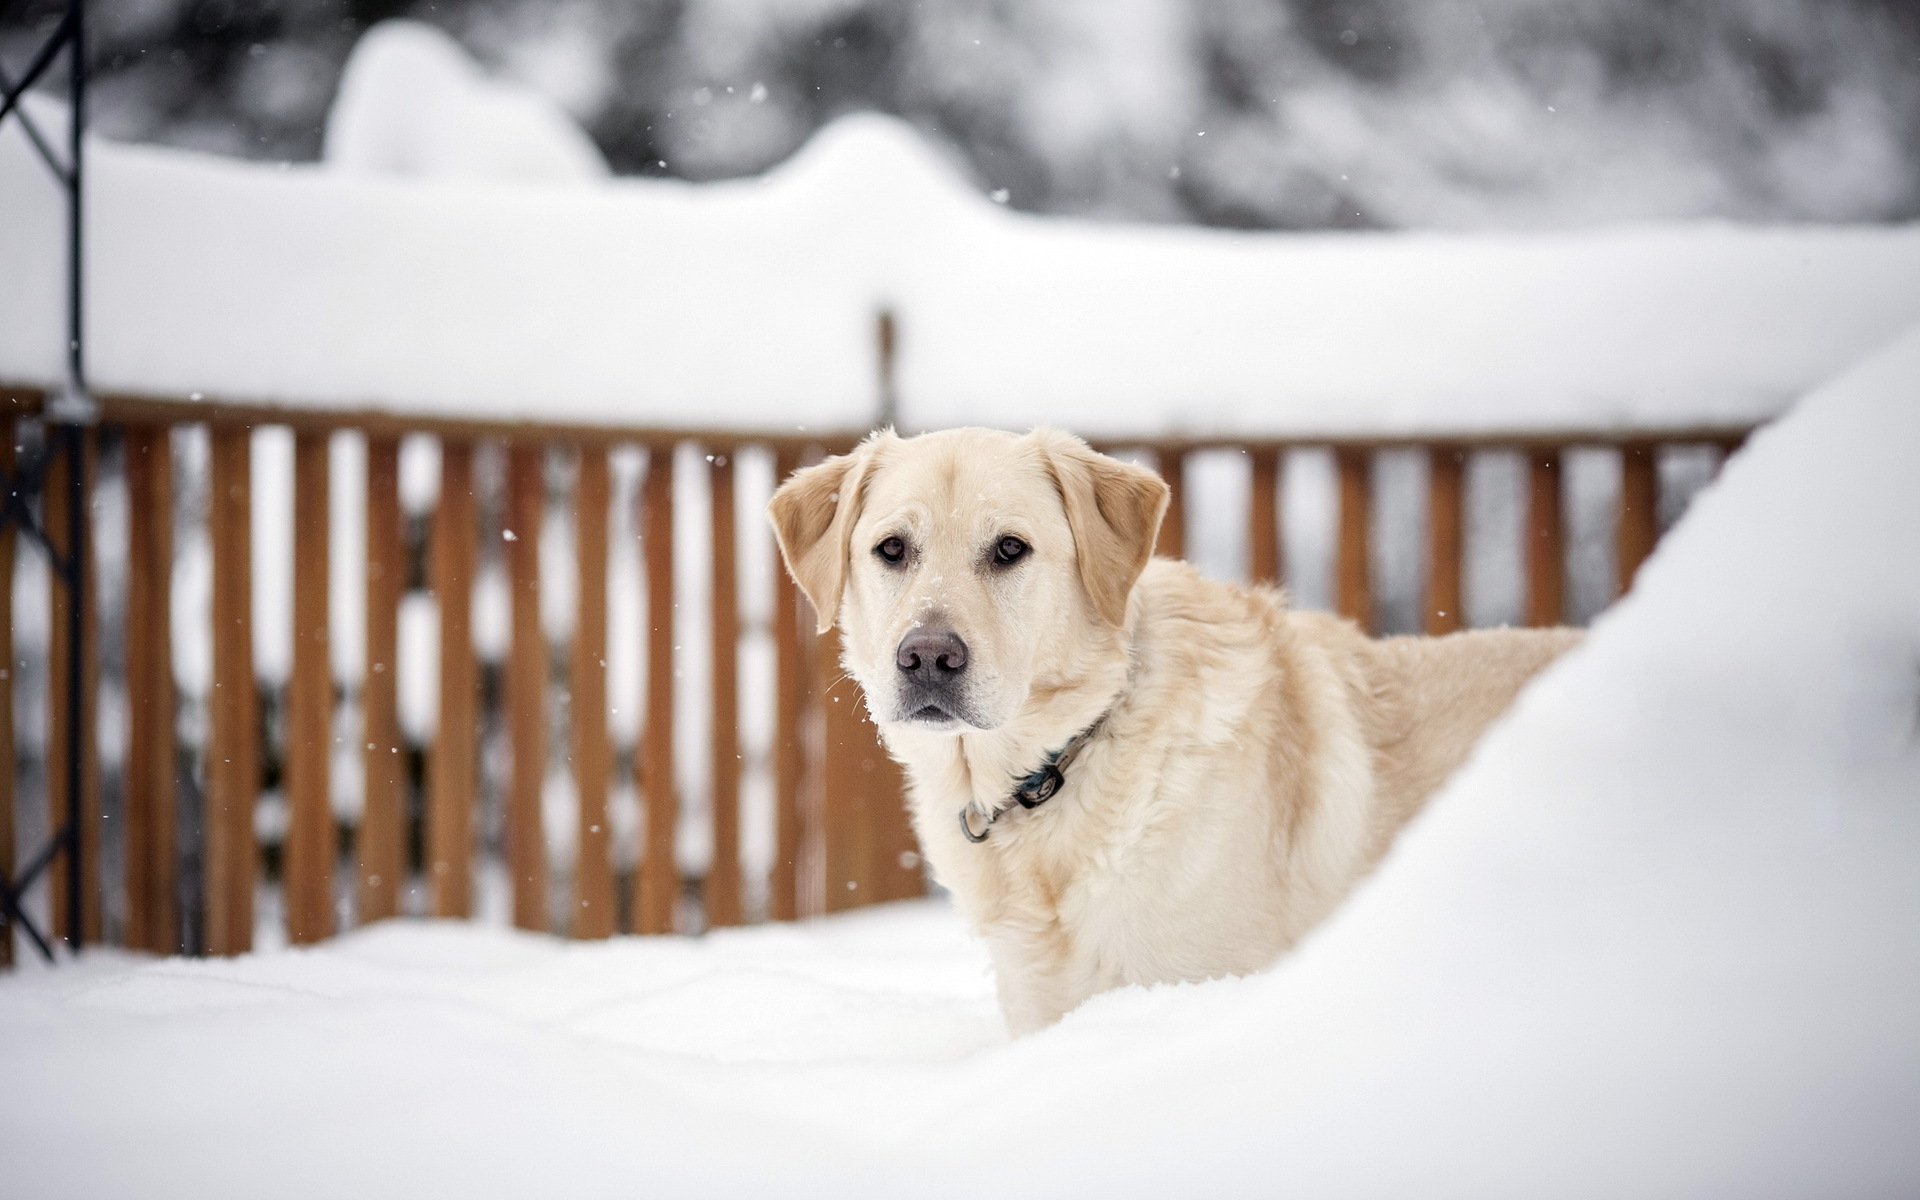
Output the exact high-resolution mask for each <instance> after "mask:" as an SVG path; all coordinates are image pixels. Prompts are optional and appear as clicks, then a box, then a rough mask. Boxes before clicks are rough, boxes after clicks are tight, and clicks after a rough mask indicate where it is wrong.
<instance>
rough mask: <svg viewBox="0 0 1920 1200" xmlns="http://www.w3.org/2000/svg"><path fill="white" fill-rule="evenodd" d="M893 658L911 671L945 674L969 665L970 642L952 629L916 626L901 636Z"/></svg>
mask: <svg viewBox="0 0 1920 1200" xmlns="http://www.w3.org/2000/svg"><path fill="white" fill-rule="evenodd" d="M893 661H894V662H895V664H897V665H898V666H899V668H900V669H901V670H902V671H904V672H906V673H907V674H909V675H914V676H917V677H919V678H927V677H929V676H931V677H934V678H944V677H946V676H950V675H958V674H959V673H960V672H962V671H964V670H966V669H967V644H966V643H965V642H963V641H961V640H960V635H959V634H957V633H954V632H953V631H952V630H948V629H916V630H914V631H913V632H912V633H909V634H908V635H907V636H906V637H904V638H902V639H900V648H899V649H898V650H896V651H894V655H893Z"/></svg>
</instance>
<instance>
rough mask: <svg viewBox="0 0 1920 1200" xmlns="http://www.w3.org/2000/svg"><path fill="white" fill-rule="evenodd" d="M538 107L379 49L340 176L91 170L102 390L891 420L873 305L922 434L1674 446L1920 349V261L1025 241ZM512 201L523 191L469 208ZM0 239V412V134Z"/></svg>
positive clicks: (36, 245) (1843, 248)
mask: <svg viewBox="0 0 1920 1200" xmlns="http://www.w3.org/2000/svg"><path fill="white" fill-rule="evenodd" d="M531 103H532V102H531V101H528V100H527V98H526V97H525V96H523V95H520V94H518V93H513V92H507V91H503V90H502V89H501V86H500V85H495V84H490V83H488V82H486V81H485V80H484V79H483V78H481V77H480V76H479V75H478V74H477V73H476V70H475V69H474V68H473V67H472V66H471V64H469V63H466V62H464V61H463V60H461V59H459V58H458V57H457V55H456V54H455V50H454V48H453V47H450V46H447V45H444V44H441V43H439V42H436V41H431V40H423V39H422V38H420V37H419V36H417V35H416V32H415V31H410V30H408V29H406V28H402V29H399V30H387V31H385V32H383V33H381V34H379V35H378V36H377V38H376V39H375V40H372V41H371V42H370V43H369V45H368V46H366V47H365V48H363V50H362V52H361V53H360V54H358V55H357V56H356V59H355V69H354V71H353V72H351V73H350V76H349V79H348V81H347V87H346V88H345V90H344V93H343V97H342V99H341V101H340V107H339V109H338V110H337V111H336V112H335V114H334V118H333V121H332V123H331V125H330V134H329V150H330V153H332V154H334V155H335V156H336V159H337V165H336V166H334V167H327V168H316V167H277V166H273V165H263V164H256V163H240V162H231V161H225V160H218V159H212V158H206V157H200V156H195V155H190V154H183V153H179V152H173V151H162V150H156V149H151V148H142V147H134V146H125V145H116V144H113V143H106V142H96V143H93V144H92V148H91V150H90V152H89V153H90V158H89V179H90V182H91V192H90V199H89V222H90V226H89V259H88V262H89V289H90V290H89V300H88V303H89V322H90V323H89V329H90V335H89V338H90V340H89V354H90V356H91V372H92V376H93V382H94V384H95V386H96V387H97V388H98V389H99V390H103V391H109V392H111V391H132V392H144V393H158V394H174V395H188V394H204V395H207V396H211V397H215V398H230V399H234V400H241V401H248V402H255V403H262V402H264V403H302V404H308V405H318V406H334V407H347V408H363V407H373V408H381V409H387V410H396V411H403V412H408V413H459V414H471V415H476V416H491V417H504V418H510V419H519V418H525V419H541V420H548V421H588V422H601V423H622V424H634V425H666V426H677V427H712V426H716V425H718V426H749V427H761V428H770V429H775V430H788V429H793V428H795V427H813V428H820V427H827V426H831V427H834V428H837V429H848V428H855V427H863V426H865V425H866V424H867V423H869V422H870V421H871V420H873V418H874V417H875V415H876V413H877V383H876V378H875V376H876V361H875V360H876V350H875V335H874V317H875V313H876V312H877V311H878V310H880V309H882V308H884V307H892V308H894V309H896V310H897V311H898V313H899V318H900V322H901V326H900V328H901V342H900V360H899V368H898V370H899V379H900V384H901V409H900V413H901V419H902V423H903V424H905V425H908V426H919V427H928V426H939V425H946V424H952V423H956V422H963V421H979V422H995V423H1001V424H1007V425H1026V424H1029V423H1032V422H1034V421H1039V420H1046V421H1053V422H1056V423H1061V424H1065V425H1069V426H1072V427H1075V428H1077V429H1079V430H1081V431H1083V432H1086V433H1088V434H1091V435H1107V436H1131V435H1140V434H1147V433H1156V432H1165V431H1169V430H1172V431H1185V432H1190V433H1235V432H1241V433H1290V434H1300V435H1313V434H1335V433H1356V434H1367V433H1382V432H1386V433H1400V434H1405V433H1418V432H1422V431H1436V432H1454V431H1473V430H1483V431H1485V430H1528V429H1532V430H1538V429H1543V428H1546V429H1551V428H1566V427H1568V426H1595V425H1604V426H1611V425H1614V424H1624V423H1631V424H1634V425H1641V426H1648V427H1674V426H1687V425H1695V424H1699V423H1703V422H1722V421H1725V422H1747V421H1757V420H1761V419H1764V418H1767V417H1771V416H1773V415H1775V414H1776V413H1777V412H1778V411H1780V409H1781V408H1782V407H1784V405H1785V404H1786V402H1787V401H1789V400H1790V399H1791V398H1792V397H1793V396H1795V395H1798V394H1800V393H1801V392H1803V391H1804V390H1805V389H1806V388H1808V387H1810V386H1812V385H1814V384H1815V383H1817V382H1818V381H1819V380H1821V379H1824V378H1826V377H1828V376H1829V375H1831V374H1832V373H1833V372H1835V371H1837V370H1840V369H1842V368H1843V367H1844V366H1845V365H1846V364H1847V363H1849V362H1852V361H1854V360H1855V359H1856V358H1857V357H1858V356H1859V355H1861V354H1863V353H1865V352H1866V351H1868V350H1869V349H1871V348H1872V347H1873V346H1875V345H1878V344H1880V343H1881V342H1882V341H1884V340H1885V339H1886V338H1888V337H1890V336H1892V335H1893V334H1894V333H1895V332H1897V331H1898V330H1900V329H1902V328H1904V327H1906V326H1907V325H1908V324H1910V323H1911V322H1912V321H1914V320H1916V319H1920V229H1916V228H1912V227H1902V228H1858V229H1849V230H1834V229H1816V228H1806V229H1792V230H1789V229H1754V228H1738V227H1731V226H1719V225H1678V226H1669V227H1659V228H1641V229H1622V230H1612V231H1604V232H1593V233H1586V234H1574V235H1565V234H1561V235H1527V236H1495V235H1486V236H1480V235H1349V234H1320V235H1286V234H1240V233H1229V232H1218V231H1199V230H1181V229H1171V228H1127V227H1122V226H1114V225H1101V224H1092V223H1081V222H1072V221H1062V220H1049V219H1041V218H1033V217H1027V216H1023V215H1020V214H1015V213H1011V212H1008V211H1006V210H1003V209H1001V208H999V207H997V206H995V205H994V204H992V203H990V202H989V201H988V200H987V199H985V198H983V197H981V196H979V195H977V194H975V193H974V192H973V191H971V190H970V189H969V188H968V187H967V185H966V184H965V183H964V182H963V181H962V180H961V179H960V178H959V177H958V176H957V175H956V173H955V172H954V171H953V170H951V169H950V168H949V166H948V165H947V164H946V162H945V161H944V160H943V159H942V158H940V157H939V155H938V154H936V153H935V152H934V150H933V149H932V148H931V147H929V146H928V145H927V144H926V143H924V142H922V141H921V140H920V139H919V138H918V136H917V135H916V134H914V133H913V132H912V131H910V130H909V129H908V128H907V127H905V126H904V125H901V124H899V123H897V122H894V121H890V120H887V119H884V118H880V117H875V116H857V117H851V118H848V119H846V120H843V121H841V122H839V123H837V124H835V125H833V126H830V127H829V128H827V129H825V130H823V131H822V132H821V133H820V134H819V135H818V136H817V137H816V138H815V139H814V141H812V142H811V143H809V144H808V145H807V146H806V147H805V148H804V149H803V150H802V151H801V152H800V153H799V154H798V155H796V156H795V157H794V158H793V159H792V160H791V161H789V162H788V163H786V164H783V165H782V166H781V167H779V168H777V169H776V170H774V171H772V172H771V173H769V174H768V175H766V176H764V177H762V178H758V179H749V180H744V181H739V182H733V183H721V184H706V185H687V184H681V183H672V182H659V181H646V180H638V179H621V180H592V179H590V178H588V177H590V176H592V175H593V174H594V173H595V172H594V170H592V169H590V167H591V164H587V163H585V161H584V158H585V155H586V154H587V153H588V152H589V151H590V148H589V147H585V146H584V145H583V143H584V138H581V139H579V140H578V141H576V140H574V139H571V138H569V137H567V136H566V135H565V134H563V133H561V132H560V131H559V130H560V126H559V125H558V124H556V123H559V122H563V121H564V120H565V118H564V117H563V116H562V114H560V113H559V112H558V110H555V109H551V108H550V107H549V108H540V109H539V110H538V113H537V114H536V113H535V112H534V111H533V110H532V109H530V108H529V107H528V105H529V104H531ZM536 107H537V106H536ZM33 108H34V112H35V114H36V116H38V117H40V118H41V119H42V120H43V121H44V122H46V123H48V124H57V123H58V120H57V118H58V117H59V112H58V110H57V109H54V108H53V107H51V106H49V105H47V104H45V103H39V102H36V103H35V104H34V106H33ZM574 132H575V133H576V134H577V131H574ZM575 160H579V161H575ZM569 163H571V164H572V165H569ZM370 171H371V172H387V173H391V172H395V171H404V172H406V173H407V174H408V175H409V176H410V177H409V178H406V179H396V178H391V177H382V176H380V175H377V174H376V175H372V176H370V175H369V174H368V172H370ZM422 174H434V175H440V176H445V175H448V174H452V175H455V176H462V177H460V178H419V177H418V176H419V175H422ZM503 175H504V176H508V177H510V178H511V180H514V181H515V182H505V183H502V182H488V181H483V180H480V179H477V178H474V177H476V176H503ZM532 175H537V176H538V177H539V178H540V179H542V180H543V181H544V182H540V183H532V182H525V180H526V178H527V177H528V176H532ZM0 212H4V213H5V214H6V215H7V219H6V220H5V221H0V311H3V312H6V313H7V314H8V319H7V320H6V321H5V322H0V381H14V382H32V381H47V380H53V379H56V378H58V376H59V372H60V366H61V340H62V337H63V336H64V335H63V327H62V325H61V313H62V312H63V311H64V310H63V308H62V306H61V303H60V301H59V297H60V296H61V294H62V291H61V289H62V278H63V275H62V271H63V258H62V249H61V247H62V245H63V242H62V240H61V236H60V224H59V212H60V210H59V207H58V204H57V201H56V198H55V196H54V193H53V189H52V188H51V187H50V186H49V185H48V184H47V182H46V181H45V180H44V179H43V178H42V174H41V171H40V168H39V164H38V163H37V162H35V161H34V158H33V152H32V150H31V148H30V147H29V146H28V145H27V143H26V142H25V140H24V138H23V136H22V135H21V134H20V132H19V131H18V130H11V131H8V132H4V133H0Z"/></svg>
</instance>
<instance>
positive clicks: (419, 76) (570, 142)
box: [323, 21, 608, 182]
mask: <svg viewBox="0 0 1920 1200" xmlns="http://www.w3.org/2000/svg"><path fill="white" fill-rule="evenodd" d="M325 144H326V148H325V150H324V152H323V153H324V157H325V158H326V160H327V162H328V164H329V165H331V166H333V167H335V168H339V169H343V170H349V171H354V172H357V173H363V174H368V175H389V176H403V175H418V176H432V177H436V178H455V179H475V180H479V179H505V180H522V181H529V182H531V181H546V180H594V179H603V178H605V177H606V176H607V174H608V171H607V163H606V160H605V159H603V158H602V157H600V151H599V149H598V148H597V147H596V146H594V144H593V141H592V139H590V138H589V137H587V135H586V133H585V132H584V131H583V130H582V129H581V128H580V126H579V125H578V124H576V123H575V122H574V120H573V118H572V117H570V116H568V115H567V113H566V110H564V109H562V108H561V107H560V106H559V105H558V104H556V103H554V101H553V100H552V98H550V97H548V96H546V95H544V94H542V93H540V92H536V91H534V90H533V89H532V88H529V87H525V86H521V85H516V84H513V83H508V82H504V81H498V80H493V79H489V78H487V76H485V75H484V74H482V73H481V71H480V68H479V66H478V65H477V64H476V63H475V62H474V61H473V59H472V58H471V57H469V56H468V54H467V52H466V51H465V50H464V49H462V48H461V46H460V43H458V42H456V41H454V40H453V39H452V38H451V37H448V36H447V35H446V34H445V33H442V32H441V31H440V30H439V29H436V28H435V27H433V26H432V25H428V24H425V23H423V22H420V21H384V22H382V23H381V24H379V25H376V26H374V27H373V28H372V29H370V30H368V31H367V33H366V35H365V36H363V37H362V38H361V39H360V40H359V41H358V42H356V43H354V47H353V53H352V54H351V55H349V56H348V58H347V64H346V67H345V68H344V69H343V70H342V71H341V75H340V93H339V95H338V96H337V97H336V98H335V99H334V102H333V108H332V110H331V111H329V112H328V114H327V129H326V142H325Z"/></svg>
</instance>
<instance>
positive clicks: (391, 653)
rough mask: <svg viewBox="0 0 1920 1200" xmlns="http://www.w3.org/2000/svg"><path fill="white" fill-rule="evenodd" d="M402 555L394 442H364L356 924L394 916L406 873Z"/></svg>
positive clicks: (371, 439)
mask: <svg viewBox="0 0 1920 1200" xmlns="http://www.w3.org/2000/svg"><path fill="white" fill-rule="evenodd" d="M405 587H406V551H405V548H404V547H403V546H402V545H401V538H400V444H399V443H398V442H397V441H396V440H394V439H393V438H387V437H369V438H367V630H366V636H367V647H366V654H367V658H366V672H365V676H364V680H365V681H364V683H363V685H362V687H363V689H364V690H363V691H362V694H361V705H360V711H361V719H362V720H363V721H364V722H365V728H364V730H363V731H362V735H361V742H362V744H363V745H364V747H365V754H366V758H365V760H364V766H365V789H366V790H365V797H364V800H363V802H362V805H361V812H360V829H359V832H358V834H357V835H356V837H355V838H354V849H355V852H356V857H357V858H358V859H359V874H360V880H359V902H358V904H357V906H356V914H355V915H356V917H357V919H358V920H359V922H360V923H361V924H363V925H364V924H367V923H368V922H371V921H378V920H381V919H383V918H386V917H392V916H396V915H398V914H399V911H400V877H401V876H402V875H403V874H404V873H405V872H406V850H405V847H406V830H405V814H404V811H403V809H404V794H403V793H404V789H405V777H404V770H403V769H404V767H405V763H404V762H403V760H402V757H401V756H402V754H403V753H404V752H405V751H404V748H403V747H402V746H401V744H400V716H399V703H398V696H397V690H396V688H397V684H396V676H397V674H398V672H397V671H396V669H395V663H396V661H397V659H396V650H397V647H398V644H399V636H398V621H399V613H400V593H401V591H402V590H403V589H404V588H405Z"/></svg>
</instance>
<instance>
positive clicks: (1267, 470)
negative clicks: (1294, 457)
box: [1247, 446, 1285, 585]
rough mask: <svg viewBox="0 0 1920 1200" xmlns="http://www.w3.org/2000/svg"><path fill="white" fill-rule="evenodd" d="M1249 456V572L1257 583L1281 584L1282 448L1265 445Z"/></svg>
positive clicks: (1283, 556) (1283, 567)
mask: <svg viewBox="0 0 1920 1200" xmlns="http://www.w3.org/2000/svg"><path fill="white" fill-rule="evenodd" d="M1247 456H1248V460H1249V464H1250V465H1251V467H1252V468H1253V470H1252V478H1251V480H1250V481H1249V487H1248V490H1247V574H1248V576H1249V577H1250V578H1251V579H1252V580H1253V581H1254V582H1255V583H1270V584H1274V585H1278V584H1279V582H1280V580H1281V579H1282V578H1283V577H1284V571H1285V555H1284V553H1283V550H1282V547H1281V544H1280V480H1281V476H1280V471H1281V465H1280V463H1281V460H1280V450H1279V448H1278V447H1276V446H1262V447H1258V448H1256V449H1253V450H1250V451H1248V452H1247Z"/></svg>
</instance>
